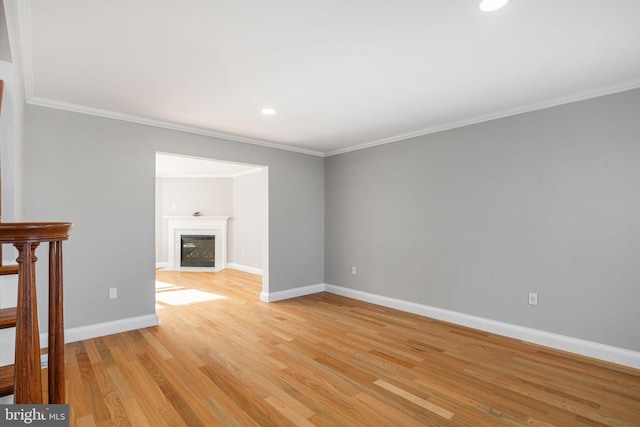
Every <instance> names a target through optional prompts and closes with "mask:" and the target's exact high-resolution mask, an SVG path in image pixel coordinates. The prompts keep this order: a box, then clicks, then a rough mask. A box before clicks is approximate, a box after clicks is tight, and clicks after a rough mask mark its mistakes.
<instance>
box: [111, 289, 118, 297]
mask: <svg viewBox="0 0 640 427" xmlns="http://www.w3.org/2000/svg"><path fill="white" fill-rule="evenodd" d="M116 298H118V288H109V299H116Z"/></svg>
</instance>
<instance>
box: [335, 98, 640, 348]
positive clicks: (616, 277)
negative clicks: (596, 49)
mask: <svg viewBox="0 0 640 427" xmlns="http://www.w3.org/2000/svg"><path fill="white" fill-rule="evenodd" d="M325 187H326V199H325V208H326V214H325V221H326V225H325V226H326V234H325V260H326V267H325V280H326V283H330V284H333V285H339V286H345V287H348V288H352V289H357V290H362V291H366V292H371V293H374V294H379V295H384V296H388V297H394V298H398V299H402V300H407V301H413V302H417V303H421V304H426V305H429V306H433V307H439V308H443V309H448V310H453V311H457V312H461V313H467V314H471V315H476V316H481V317H484V318H489V319H494V320H498V321H502V322H507V323H511V324H516V325H523V326H527V327H532V328H536V329H540V330H544V331H549V332H555V333H559V334H564V335H568V336H572V337H578V338H583V339H587V340H591V341H595V342H600V343H605V344H610V345H614V346H619V347H623V348H628V349H631V350H636V351H638V350H640V334H639V333H638V325H640V309H639V308H638V304H639V302H640V90H635V91H630V92H626V93H620V94H616V95H611V96H606V97H602V98H598V99H593V100H588V101H583V102H579V103H574V104H569V105H564V106H560V107H555V108H549V109H545V110H540V111H537V112H532V113H526V114H521V115H518V116H513V117H509V118H504V119H500V120H495V121H491V122H486V123H482V124H478V125H473V126H468V127H464V128H459V129H454V130H450V131H446V132H441V133H437V134H432V135H427V136H423V137H418V138H413V139H410V140H406V141H403V142H398V143H394V144H388V145H384V146H378V147H374V148H370V149H366V150H361V151H357V152H351V153H346V154H342V155H337V156H333V157H329V158H327V159H325ZM351 266H357V269H358V270H357V271H358V274H357V275H355V276H354V275H351V271H350V268H351ZM529 291H534V292H538V293H539V298H540V305H539V306H538V307H533V306H529V305H528V304H527V293H528V292H529Z"/></svg>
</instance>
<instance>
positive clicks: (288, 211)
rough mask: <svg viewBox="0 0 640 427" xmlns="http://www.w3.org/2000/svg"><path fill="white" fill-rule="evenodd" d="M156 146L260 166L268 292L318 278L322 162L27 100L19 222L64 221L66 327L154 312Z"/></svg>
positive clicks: (320, 273)
mask: <svg viewBox="0 0 640 427" xmlns="http://www.w3.org/2000/svg"><path fill="white" fill-rule="evenodd" d="M156 151H161V152H165V153H176V154H182V155H190V156H196V157H203V158H213V159H220V160H228V161H235V162H241V163H250V164H258V165H266V166H268V167H269V274H270V276H269V279H270V280H269V286H270V291H272V292H273V291H281V290H286V289H290V288H295V287H299V286H306V285H312V284H318V283H322V282H323V279H324V277H323V274H324V272H323V265H324V259H323V254H324V248H323V241H324V240H323V236H324V179H323V159H322V158H319V157H315V156H308V155H304V154H298V153H293V152H289V151H282V150H274V149H269V148H264V147H259V146H254V145H249V144H242V143H236V142H231V141H225V140H220V139H216V138H211V137H206V136H201V135H195V134H188V133H183V132H177V131H171V130H167V129H160V128H154V127H149V126H144V125H139V124H135V123H128V122H123V121H117V120H111V119H105V118H99V117H93V116H89V115H83V114H77V113H72V112H66V111H60V110H55V109H49V108H44V107H37V106H28V107H27V108H26V110H25V141H24V158H25V165H24V210H25V219H26V220H64V221H71V222H73V223H74V229H73V237H72V239H71V240H70V241H69V242H67V243H66V244H65V245H64V257H65V260H64V269H65V270H64V277H65V301H66V308H67V315H66V326H67V327H69V328H72V327H78V326H82V325H90V324H94V323H99V322H106V321H111V320H117V319H123V318H129V317H134V316H141V315H147V314H152V313H154V312H155V308H154V302H155V297H154V280H155V278H154V267H155V247H154V240H155V239H154V231H155V230H154V229H155V226H154V222H155V221H154V218H155V217H154V209H155V203H154V199H155V189H154V187H155V153H156ZM44 253H45V254H46V252H44ZM42 256H43V255H41V257H42ZM39 264H42V263H39ZM41 276H42V275H40V277H41ZM39 286H40V287H46V283H43V282H42V281H40V284H39ZM110 287H118V299H117V300H109V299H108V298H107V295H108V288H110ZM256 298H258V295H256Z"/></svg>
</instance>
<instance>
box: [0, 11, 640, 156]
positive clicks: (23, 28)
mask: <svg viewBox="0 0 640 427" xmlns="http://www.w3.org/2000/svg"><path fill="white" fill-rule="evenodd" d="M5 2H6V3H10V4H12V5H14V6H15V9H16V15H17V21H18V22H17V24H18V29H17V30H18V38H19V40H18V44H19V51H20V55H21V63H22V68H23V74H24V87H25V98H26V102H27V103H28V104H32V105H39V106H43V107H49V108H56V109H60V110H66V111H72V112H76V113H81V114H88V115H93V116H98V117H105V118H111V119H115V120H123V121H128V122H132V123H138V124H144V125H148V126H155V127H160V128H165V129H171V130H177V131H181V132H187V133H193V134H198V135H204V136H210V137H213V138H220V139H224V140H228V141H235V142H242V143H246V144H253V145H258V146H262V147H267V148H274V149H278V150H285V151H291V152H295V153H300V154H307V155H311V156H317V157H330V156H335V155H338V154H344V153H349V152H352V151H358V150H364V149H366V148H371V147H376V146H378V145H385V144H390V143H393V142H398V141H403V140H406V139H410V138H415V137H419V136H424V135H429V134H432V133H437V132H443V131H446V130H450V129H455V128H459V127H464V126H469V125H474V124H478V123H482V122H487V121H491V120H496V119H501V118H505V117H509V116H514V115H517V114H522V113H527V112H532V111H536V110H542V109H545V108H550V107H555V106H559V105H563V104H570V103H573V102H578V101H584V100H587V99H591V98H597V97H600V96H605V95H611V94H614V93H619V92H624V91H627V90H633V89H638V88H640V79H633V80H630V81H627V82H623V83H620V84H616V85H609V86H605V87H601V88H598V89H593V90H587V91H583V92H579V93H575V94H572V95H567V96H560V97H556V98H552V99H548V100H544V101H540V102H535V103H532V104H528V105H524V106H520V107H515V108H509V109H505V110H499V111H495V112H492V113H488V114H482V115H479V116H475V117H471V118H468V119H463V120H458V121H454V122H449V123H444V124H440V125H436V126H432V127H428V128H425V129H421V130H418V131H415V132H408V133H404V134H400V135H395V136H391V137H388V138H383V139H379V140H375V141H371V142H366V143H362V144H358V145H354V146H351V147H346V148H341V149H338V150H333V151H327V152H321V151H315V150H308V149H304V148H297V147H292V146H288V145H283V144H278V143H274V142H269V141H263V140H260V139H255V138H249V137H244V136H240V135H234V134H229V133H225V132H218V131H214V130H210V129H204V128H199V127H192V126H186V125H181V124H178V123H173V122H167V121H162V120H155V119H150V118H148V117H142V116H136V115H130V114H123V113H118V112H115V111H110V110H102V109H97V108H91V107H87V106H83V105H77V104H71V103H67V102H62V101H57V100H53V99H48V98H42V97H36V96H35V94H34V79H33V54H32V49H31V47H32V42H31V34H32V33H31V0H24V1H16V0H5Z"/></svg>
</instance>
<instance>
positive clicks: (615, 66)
mask: <svg viewBox="0 0 640 427" xmlns="http://www.w3.org/2000/svg"><path fill="white" fill-rule="evenodd" d="M18 10H19V21H21V22H22V25H20V28H21V37H20V38H21V42H22V44H23V46H22V49H21V51H22V54H23V55H22V56H23V58H22V60H23V62H25V63H26V66H25V70H26V71H27V72H26V76H25V82H26V86H27V97H28V100H29V102H31V103H35V104H40V105H49V106H55V107H59V108H66V109H71V110H78V111H86V112H89V113H92V114H98V115H105V116H109V117H118V118H122V119H125V120H132V121H140V122H143V123H151V124H156V125H159V126H166V127H171V128H176V129H183V130H187V131H191V132H198V133H204V134H211V135H219V136H223V137H227V138H230V139H234V140H239V141H245V142H250V143H258V144H264V145H269V146H279V147H282V148H286V149H292V150H294V151H301V152H308V153H311V154H318V155H330V154H335V153H339V152H345V151H349V150H352V149H356V148H362V147H366V146H371V145H376V144H380V143H385V142H391V141H395V140H398V139H402V138H405V137H408V136H414V135H420V134H425V133H429V132H433V131H437V130H442V129H447V128H451V127H456V126H461V125H464V124H469V123H475V122H480V121H484V120H489V119H492V118H497V117H502V116H506V115H510V114H515V113H518V112H523V111H529V110H533V109H537V108H544V107H547V106H551V105H557V104H560V103H565V102H570V101H574V100H579V99H585V98H589V97H593V96H598V95H602V94H606V93H613V92H617V91H621V90H626V89H631V88H636V87H640V24H639V23H640V1H639V0H606V1H603V0H597V1H596V0H512V1H511V2H510V3H509V4H507V6H506V7H505V8H504V9H501V10H499V11H497V12H493V13H489V14H488V13H483V12H480V11H479V10H478V0H401V1H399V0H350V1H342V0H322V1H299V0H274V1H263V0H235V1H223V0H182V1H168V0H135V1H131V0H109V1H104V0H56V1H51V0H25V3H24V6H22V5H20V4H18ZM263 106H272V107H274V108H275V109H276V110H277V111H278V114H276V115H274V116H264V115H262V114H261V113H260V109H261V108H262V107H263Z"/></svg>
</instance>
